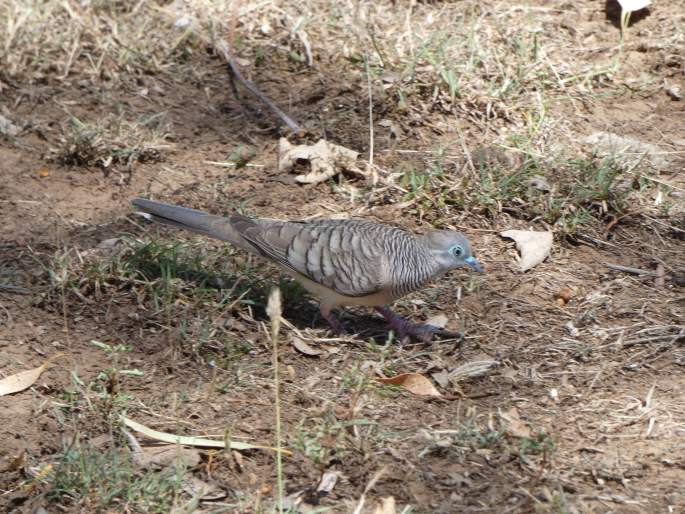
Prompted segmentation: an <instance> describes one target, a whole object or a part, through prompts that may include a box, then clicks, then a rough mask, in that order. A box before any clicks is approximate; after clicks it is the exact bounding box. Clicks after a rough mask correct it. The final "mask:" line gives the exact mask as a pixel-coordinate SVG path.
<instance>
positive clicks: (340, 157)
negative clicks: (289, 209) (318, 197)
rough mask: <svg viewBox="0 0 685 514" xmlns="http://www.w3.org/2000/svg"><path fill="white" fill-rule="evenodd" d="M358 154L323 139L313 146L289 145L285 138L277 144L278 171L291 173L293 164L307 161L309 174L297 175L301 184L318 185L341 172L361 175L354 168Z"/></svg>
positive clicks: (297, 179) (296, 178)
mask: <svg viewBox="0 0 685 514" xmlns="http://www.w3.org/2000/svg"><path fill="white" fill-rule="evenodd" d="M358 156H359V152H355V151H354V150H350V149H349V148H345V147H344V146H339V145H335V144H333V143H329V142H328V141H326V140H325V139H321V140H319V141H318V142H317V143H316V144H315V145H296V146H294V145H291V144H290V142H289V141H288V140H287V139H286V138H281V139H280V141H279V142H278V171H281V172H283V171H291V170H292V169H293V168H294V167H295V164H297V163H298V162H302V161H308V162H309V166H310V171H309V173H305V174H302V175H297V176H296V177H295V180H296V181H297V182H299V183H301V184H318V183H319V182H324V181H326V180H328V179H329V178H331V177H334V176H335V175H337V174H338V173H340V172H341V171H352V172H355V173H358V174H361V172H360V170H359V169H358V168H357V166H356V164H355V163H356V161H357V157H358Z"/></svg>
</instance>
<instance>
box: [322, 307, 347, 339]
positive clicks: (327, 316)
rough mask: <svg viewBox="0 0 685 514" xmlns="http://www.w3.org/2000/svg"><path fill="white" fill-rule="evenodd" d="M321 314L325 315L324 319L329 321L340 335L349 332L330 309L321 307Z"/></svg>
mask: <svg viewBox="0 0 685 514" xmlns="http://www.w3.org/2000/svg"><path fill="white" fill-rule="evenodd" d="M321 316H322V317H323V319H325V320H326V321H328V324H329V325H330V326H331V328H332V329H333V331H334V332H337V333H338V334H340V335H345V334H347V331H346V330H345V327H343V324H342V323H340V320H339V319H338V318H337V317H336V316H335V314H333V313H332V312H331V311H330V310H324V309H321Z"/></svg>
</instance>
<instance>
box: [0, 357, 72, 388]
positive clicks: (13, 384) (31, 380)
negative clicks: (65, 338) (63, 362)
mask: <svg viewBox="0 0 685 514" xmlns="http://www.w3.org/2000/svg"><path fill="white" fill-rule="evenodd" d="M62 355H63V354H61V353H58V354H56V355H53V356H52V357H50V358H49V359H48V360H46V361H45V362H44V363H43V364H42V365H41V366H38V367H37V368H33V369H28V370H26V371H20V372H19V373H15V374H14V375H10V376H9V377H5V378H3V379H2V380H0V396H5V395H6V394H12V393H18V392H19V391H23V390H24V389H27V388H29V387H31V386H32V385H33V384H35V383H36V380H38V378H39V377H40V375H41V373H43V371H45V368H47V367H48V366H49V365H50V363H51V362H52V361H53V360H55V359H56V358H58V357H61V356H62Z"/></svg>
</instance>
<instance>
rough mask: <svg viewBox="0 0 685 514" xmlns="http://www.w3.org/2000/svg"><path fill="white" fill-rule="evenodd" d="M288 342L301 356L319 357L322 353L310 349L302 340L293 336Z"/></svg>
mask: <svg viewBox="0 0 685 514" xmlns="http://www.w3.org/2000/svg"><path fill="white" fill-rule="evenodd" d="M290 342H291V344H292V345H293V348H295V349H296V350H297V351H298V352H300V353H301V354H303V355H308V356H310V357H316V356H317V355H321V354H322V353H323V352H322V351H321V350H317V349H316V348H312V347H311V346H309V345H308V344H307V343H306V342H305V341H304V340H303V339H300V338H299V337H297V336H295V335H291V336H290Z"/></svg>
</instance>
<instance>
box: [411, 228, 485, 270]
mask: <svg viewBox="0 0 685 514" xmlns="http://www.w3.org/2000/svg"><path fill="white" fill-rule="evenodd" d="M423 239H424V242H425V244H426V246H427V247H428V248H429V250H430V252H431V253H432V254H433V258H434V259H435V260H436V262H437V263H438V265H439V266H440V267H441V268H442V269H443V270H444V271H449V270H451V269H454V268H460V267H462V266H470V267H471V268H473V269H474V270H476V271H478V272H481V271H483V266H481V264H480V262H478V259H476V258H475V257H474V256H473V254H472V253H471V245H469V240H468V239H466V236H464V235H463V234H460V233H459V232H455V231H453V230H432V231H430V232H428V233H427V234H425V235H424V236H423Z"/></svg>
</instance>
